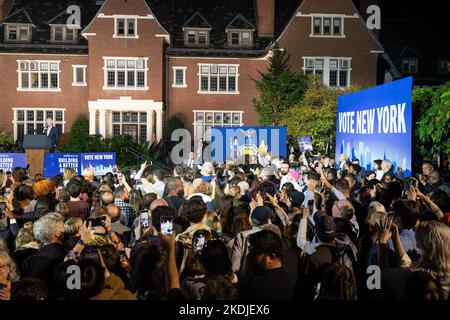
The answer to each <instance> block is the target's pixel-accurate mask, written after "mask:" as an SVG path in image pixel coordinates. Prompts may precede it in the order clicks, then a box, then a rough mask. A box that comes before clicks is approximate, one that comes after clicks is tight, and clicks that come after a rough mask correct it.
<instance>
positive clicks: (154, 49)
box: [85, 0, 167, 101]
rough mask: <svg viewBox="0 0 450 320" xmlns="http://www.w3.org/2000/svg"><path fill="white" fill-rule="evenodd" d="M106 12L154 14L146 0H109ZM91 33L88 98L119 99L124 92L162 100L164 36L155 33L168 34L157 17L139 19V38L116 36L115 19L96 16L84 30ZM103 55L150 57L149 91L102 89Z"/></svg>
mask: <svg viewBox="0 0 450 320" xmlns="http://www.w3.org/2000/svg"><path fill="white" fill-rule="evenodd" d="M100 13H103V14H105V15H111V14H119V13H120V14H121V15H122V14H124V15H125V14H126V15H139V16H141V17H142V16H146V15H150V14H152V13H151V11H150V9H149V8H148V6H147V5H146V4H145V1H144V0H132V1H131V0H128V1H124V0H108V1H107V2H106V4H105V6H104V7H103V9H102V11H101V12H100ZM85 32H86V33H95V34H96V35H95V36H92V35H89V36H88V40H89V79H90V83H89V100H91V101H93V100H97V99H118V98H119V97H121V96H127V97H132V99H153V100H155V101H162V100H163V96H164V86H163V78H164V64H163V63H164V61H163V57H164V38H163V37H156V35H164V34H167V33H166V31H165V30H164V29H163V28H162V27H161V26H160V25H159V23H158V22H157V20H155V19H138V20H137V34H138V36H139V38H138V39H122V38H113V34H114V32H115V30H114V19H113V18H96V19H94V21H93V22H92V23H91V25H90V26H89V27H88V28H87V29H86V30H85ZM103 57H141V58H148V64H147V67H148V69H149V70H148V73H147V84H148V87H149V90H148V91H139V90H103V86H104V70H103V68H104V60H103Z"/></svg>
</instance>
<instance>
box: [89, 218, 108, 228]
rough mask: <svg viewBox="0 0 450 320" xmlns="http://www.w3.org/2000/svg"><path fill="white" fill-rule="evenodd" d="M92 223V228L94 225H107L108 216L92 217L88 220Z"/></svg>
mask: <svg viewBox="0 0 450 320" xmlns="http://www.w3.org/2000/svg"><path fill="white" fill-rule="evenodd" d="M89 222H90V223H91V228H93V227H105V226H106V217H105V216H103V217H100V218H90V219H88V220H87V223H88V224H89Z"/></svg>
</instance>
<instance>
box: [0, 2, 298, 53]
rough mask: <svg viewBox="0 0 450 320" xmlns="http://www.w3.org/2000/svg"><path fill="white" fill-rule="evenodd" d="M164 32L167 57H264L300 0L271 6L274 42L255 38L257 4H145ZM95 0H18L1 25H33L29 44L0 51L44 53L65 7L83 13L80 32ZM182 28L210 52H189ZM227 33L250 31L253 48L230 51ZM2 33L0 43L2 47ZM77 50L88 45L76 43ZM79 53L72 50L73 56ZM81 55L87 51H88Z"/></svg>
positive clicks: (93, 12) (93, 9)
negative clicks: (204, 34) (196, 31)
mask: <svg viewBox="0 0 450 320" xmlns="http://www.w3.org/2000/svg"><path fill="white" fill-rule="evenodd" d="M145 1H146V2H147V4H148V5H149V7H150V9H151V10H152V12H153V14H154V15H155V16H156V18H157V19H158V21H159V22H160V23H161V25H162V27H163V28H164V29H165V30H167V31H168V32H169V34H170V37H171V41H170V46H169V47H168V48H167V51H168V53H170V54H173V55H186V54H187V55H199V56H263V55H265V54H266V53H267V50H268V49H269V48H270V45H271V44H272V41H273V40H274V39H276V38H277V37H278V36H279V35H280V34H281V32H282V31H283V30H284V28H285V27H286V26H287V24H288V22H289V21H290V19H291V18H292V17H293V15H294V14H295V11H296V9H297V8H298V7H299V5H300V3H301V1H302V0H283V1H275V35H274V38H267V37H265V38H259V37H258V35H257V30H256V26H257V24H258V22H257V12H256V0H220V1H219V0H213V1H211V0H145ZM98 3H99V1H97V0H64V1H60V0H16V1H15V2H14V4H13V5H12V7H11V9H10V11H9V14H8V17H7V18H6V19H5V22H10V23H13V22H16V23H32V24H33V25H34V26H36V29H35V30H34V34H33V42H32V44H29V45H28V44H25V43H24V44H16V45H12V44H0V50H2V51H5V50H6V51H10V50H12V51H15V50H19V49H17V48H19V47H20V49H21V50H22V51H23V50H25V49H26V50H27V51H28V48H29V50H30V51H33V52H34V51H35V50H38V49H39V48H41V50H42V52H46V51H47V50H50V49H49V48H50V47H51V46H50V45H49V44H48V41H49V40H50V29H49V28H50V27H49V24H61V23H65V22H66V21H67V18H68V17H69V16H68V14H67V13H66V9H67V7H68V6H69V5H72V4H74V5H78V6H80V8H81V12H82V21H81V27H82V29H83V28H84V27H86V26H87V25H88V24H89V23H90V21H91V20H92V19H93V18H94V17H95V15H96V13H97V11H98V10H99V8H100V6H99V5H98ZM183 27H197V28H210V29H211V31H210V45H209V47H208V48H190V47H186V46H185V44H184V32H183ZM227 29H254V30H255V33H256V34H255V37H254V46H253V47H252V48H242V49H232V48H229V46H228V41H227V34H226V30H227ZM2 40H3V32H0V42H3V41H2ZM79 45H87V42H86V40H85V39H84V38H80V43H79ZM70 46H76V45H70V44H67V45H64V46H62V47H53V48H52V49H51V50H53V51H58V50H62V51H61V52H62V53H63V52H66V50H68V48H70ZM77 50H79V49H76V51H77ZM83 50H86V51H85V52H87V47H86V49H83Z"/></svg>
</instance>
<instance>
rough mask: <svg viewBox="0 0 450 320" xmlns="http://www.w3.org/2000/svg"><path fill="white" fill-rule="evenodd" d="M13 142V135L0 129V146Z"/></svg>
mask: <svg viewBox="0 0 450 320" xmlns="http://www.w3.org/2000/svg"><path fill="white" fill-rule="evenodd" d="M13 144H14V137H13V136H11V135H10V134H8V133H6V132H4V131H1V132H0V146H4V145H13Z"/></svg>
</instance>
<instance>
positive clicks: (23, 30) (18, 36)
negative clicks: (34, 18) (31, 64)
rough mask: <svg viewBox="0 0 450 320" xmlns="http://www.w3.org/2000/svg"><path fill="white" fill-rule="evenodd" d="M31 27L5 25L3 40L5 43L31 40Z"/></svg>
mask: <svg viewBox="0 0 450 320" xmlns="http://www.w3.org/2000/svg"><path fill="white" fill-rule="evenodd" d="M30 28H31V26H29V25H20V24H5V39H6V40H7V41H17V42H27V41H30V40H31V32H30Z"/></svg>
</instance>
